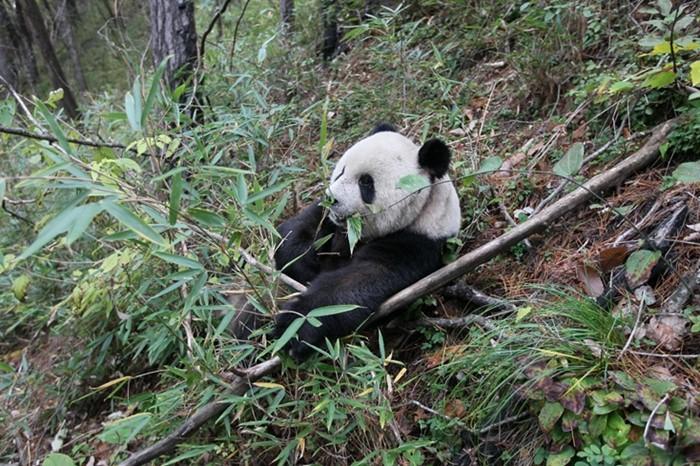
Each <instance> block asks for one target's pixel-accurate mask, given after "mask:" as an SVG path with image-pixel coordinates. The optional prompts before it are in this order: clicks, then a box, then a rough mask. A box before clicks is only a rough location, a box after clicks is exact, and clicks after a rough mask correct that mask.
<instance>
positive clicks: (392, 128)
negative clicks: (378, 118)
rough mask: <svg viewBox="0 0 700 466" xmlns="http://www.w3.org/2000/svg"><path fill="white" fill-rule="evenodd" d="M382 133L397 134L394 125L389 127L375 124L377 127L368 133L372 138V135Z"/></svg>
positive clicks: (384, 124)
mask: <svg viewBox="0 0 700 466" xmlns="http://www.w3.org/2000/svg"><path fill="white" fill-rule="evenodd" d="M383 131H389V132H392V133H398V131H396V128H394V125H390V124H389V123H377V125H376V126H375V127H374V129H373V130H372V131H371V132H370V133H369V135H370V136H372V135H373V134H377V133H381V132H383Z"/></svg>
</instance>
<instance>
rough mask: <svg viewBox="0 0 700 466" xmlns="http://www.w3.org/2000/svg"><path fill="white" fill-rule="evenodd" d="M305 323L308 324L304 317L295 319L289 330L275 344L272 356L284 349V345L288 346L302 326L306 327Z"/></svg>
mask: <svg viewBox="0 0 700 466" xmlns="http://www.w3.org/2000/svg"><path fill="white" fill-rule="evenodd" d="M304 322H306V319H305V318H304V317H297V318H296V319H294V320H293V321H292V323H291V324H289V327H287V329H286V330H285V331H284V333H283V334H282V336H280V337H279V338H278V339H277V341H276V342H275V344H274V346H273V347H272V354H275V353H277V352H278V351H279V350H281V349H282V348H284V345H286V344H287V343H288V342H289V340H291V339H292V338H293V337H294V336H295V335H296V334H297V331H298V330H299V329H300V328H301V326H302V325H304Z"/></svg>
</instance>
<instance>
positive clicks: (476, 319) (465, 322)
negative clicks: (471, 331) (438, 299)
mask: <svg viewBox="0 0 700 466" xmlns="http://www.w3.org/2000/svg"><path fill="white" fill-rule="evenodd" d="M473 324H479V325H481V326H482V327H484V328H486V329H488V330H495V329H496V324H494V323H493V322H492V321H491V320H489V319H488V318H486V317H484V316H480V315H478V314H471V315H468V316H464V317H457V318H455V319H443V318H437V317H424V318H422V319H418V320H417V321H416V322H415V325H417V326H426V327H427V326H434V327H442V328H446V329H464V328H469V327H471V326H472V325H473Z"/></svg>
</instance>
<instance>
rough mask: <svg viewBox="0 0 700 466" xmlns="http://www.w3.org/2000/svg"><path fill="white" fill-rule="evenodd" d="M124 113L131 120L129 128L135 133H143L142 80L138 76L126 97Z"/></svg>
mask: <svg viewBox="0 0 700 466" xmlns="http://www.w3.org/2000/svg"><path fill="white" fill-rule="evenodd" d="M124 111H125V112H126V118H127V120H129V126H131V129H133V130H134V131H141V128H142V126H141V114H142V109H141V79H140V78H139V77H138V76H136V79H134V85H133V87H132V89H131V92H127V93H126V95H124Z"/></svg>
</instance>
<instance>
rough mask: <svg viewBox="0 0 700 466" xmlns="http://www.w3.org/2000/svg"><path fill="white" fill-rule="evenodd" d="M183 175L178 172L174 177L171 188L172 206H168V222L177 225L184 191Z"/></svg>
mask: <svg viewBox="0 0 700 466" xmlns="http://www.w3.org/2000/svg"><path fill="white" fill-rule="evenodd" d="M183 185H184V183H183V181H182V173H181V172H177V173H175V175H173V183H172V186H171V187H170V205H169V206H168V222H170V224H171V225H175V223H176V222H177V213H178V211H179V210H180V198H181V197H182V190H183Z"/></svg>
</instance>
